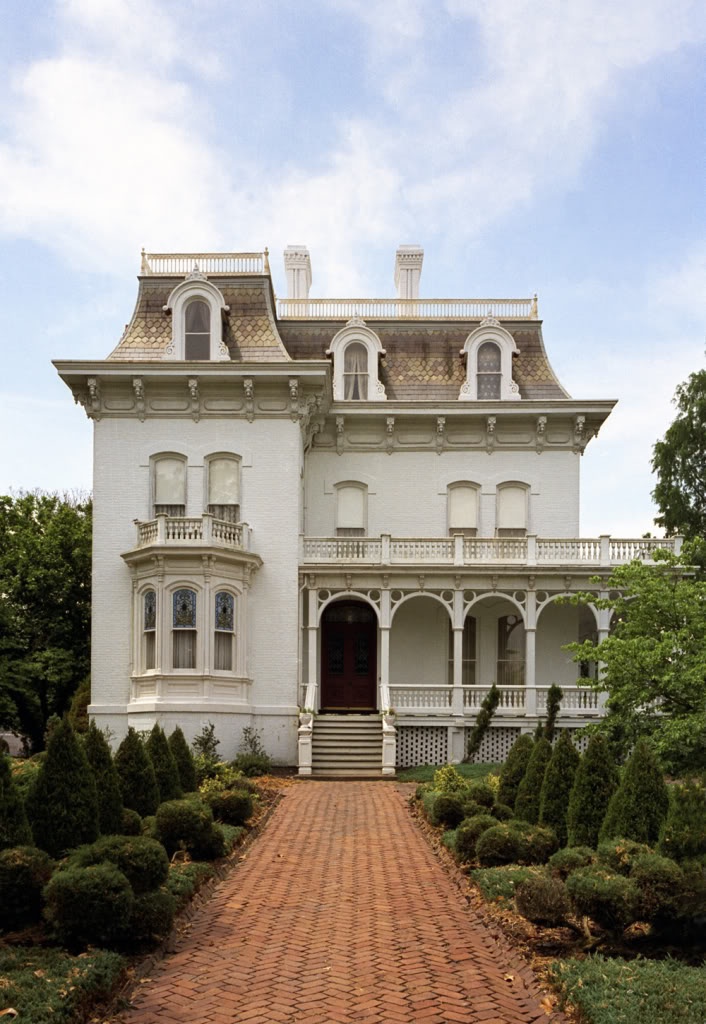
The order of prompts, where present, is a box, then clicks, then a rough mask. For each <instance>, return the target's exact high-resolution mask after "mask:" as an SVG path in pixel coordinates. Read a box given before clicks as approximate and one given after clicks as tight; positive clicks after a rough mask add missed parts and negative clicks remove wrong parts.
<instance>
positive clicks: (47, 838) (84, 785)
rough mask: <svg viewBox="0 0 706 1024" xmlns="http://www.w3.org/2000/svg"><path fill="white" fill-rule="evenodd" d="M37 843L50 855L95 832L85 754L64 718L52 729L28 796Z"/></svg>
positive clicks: (91, 783)
mask: <svg viewBox="0 0 706 1024" xmlns="http://www.w3.org/2000/svg"><path fill="white" fill-rule="evenodd" d="M27 816H28V818H29V820H30V824H31V826H32V834H33V836H34V841H35V843H36V844H37V846H39V847H40V849H42V850H46V851H47V853H48V854H49V855H50V856H52V857H61V856H62V855H63V854H64V853H65V852H66V851H67V850H70V849H72V848H73V847H75V846H80V845H81V844H82V843H92V842H93V840H94V839H96V838H97V836H98V795H97V792H96V783H95V780H94V778H93V772H92V771H91V769H90V767H89V764H88V761H87V759H86V755H85V753H84V752H83V748H82V746H81V744H80V743H79V741H78V739H77V737H76V734H75V733H74V731H73V729H72V728H71V725H70V724H69V721H68V719H67V718H64V719H63V720H62V721H60V722H59V723H58V724H57V726H56V728H55V729H54V730H53V732H52V735H51V738H50V740H49V745H48V747H47V751H46V758H45V759H44V761H43V762H42V765H41V768H40V769H39V772H38V774H37V777H36V779H35V781H34V785H33V786H32V788H31V790H30V792H29V795H28V798H27Z"/></svg>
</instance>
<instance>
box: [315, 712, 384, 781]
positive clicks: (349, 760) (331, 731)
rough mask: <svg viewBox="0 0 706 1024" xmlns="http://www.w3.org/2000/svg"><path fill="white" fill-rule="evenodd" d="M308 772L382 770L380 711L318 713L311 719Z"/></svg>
mask: <svg viewBox="0 0 706 1024" xmlns="http://www.w3.org/2000/svg"><path fill="white" fill-rule="evenodd" d="M312 774H313V775H333V776H337V777H345V776H350V777H354V776H370V777H375V776H379V775H381V774H382V719H381V718H380V715H319V716H317V717H316V718H315V719H314V731H313V736H312Z"/></svg>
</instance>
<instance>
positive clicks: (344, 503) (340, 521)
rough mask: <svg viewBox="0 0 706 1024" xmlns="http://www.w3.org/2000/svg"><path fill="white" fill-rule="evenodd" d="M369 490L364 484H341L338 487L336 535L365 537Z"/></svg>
mask: <svg viewBox="0 0 706 1024" xmlns="http://www.w3.org/2000/svg"><path fill="white" fill-rule="evenodd" d="M366 504H367V490H366V488H365V485H362V484H341V485H340V486H339V487H337V488H336V536H337V537H364V536H365V530H366Z"/></svg>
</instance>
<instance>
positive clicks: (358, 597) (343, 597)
mask: <svg viewBox="0 0 706 1024" xmlns="http://www.w3.org/2000/svg"><path fill="white" fill-rule="evenodd" d="M341 601H361V602H363V604H367V605H369V606H370V607H371V608H372V609H373V611H374V612H375V618H376V620H377V624H378V626H379V625H380V608H379V607H378V605H377V604H376V603H375V602H374V601H372V600H371V599H370V598H369V597H368V595H367V594H365V593H363V591H361V590H346V591H345V593H338V594H331V596H330V597H327V598H326V600H325V601H322V602H321V604H320V605H319V608H318V612H317V619H316V621H317V623H318V625H319V626H321V621H322V619H323V615H324V612H325V611H326V609H327V608H329V607H330V606H331V605H332V604H335V603H336V602H341Z"/></svg>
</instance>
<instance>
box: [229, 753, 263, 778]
mask: <svg viewBox="0 0 706 1024" xmlns="http://www.w3.org/2000/svg"><path fill="white" fill-rule="evenodd" d="M232 764H233V767H234V768H235V769H236V770H237V771H239V772H242V773H243V775H245V776H247V778H249V779H256V778H258V777H259V776H261V775H269V773H270V772H271V771H272V758H271V757H269V756H268V755H267V754H248V753H243V754H238V755H237V757H235V758H234V759H233V762H232Z"/></svg>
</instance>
